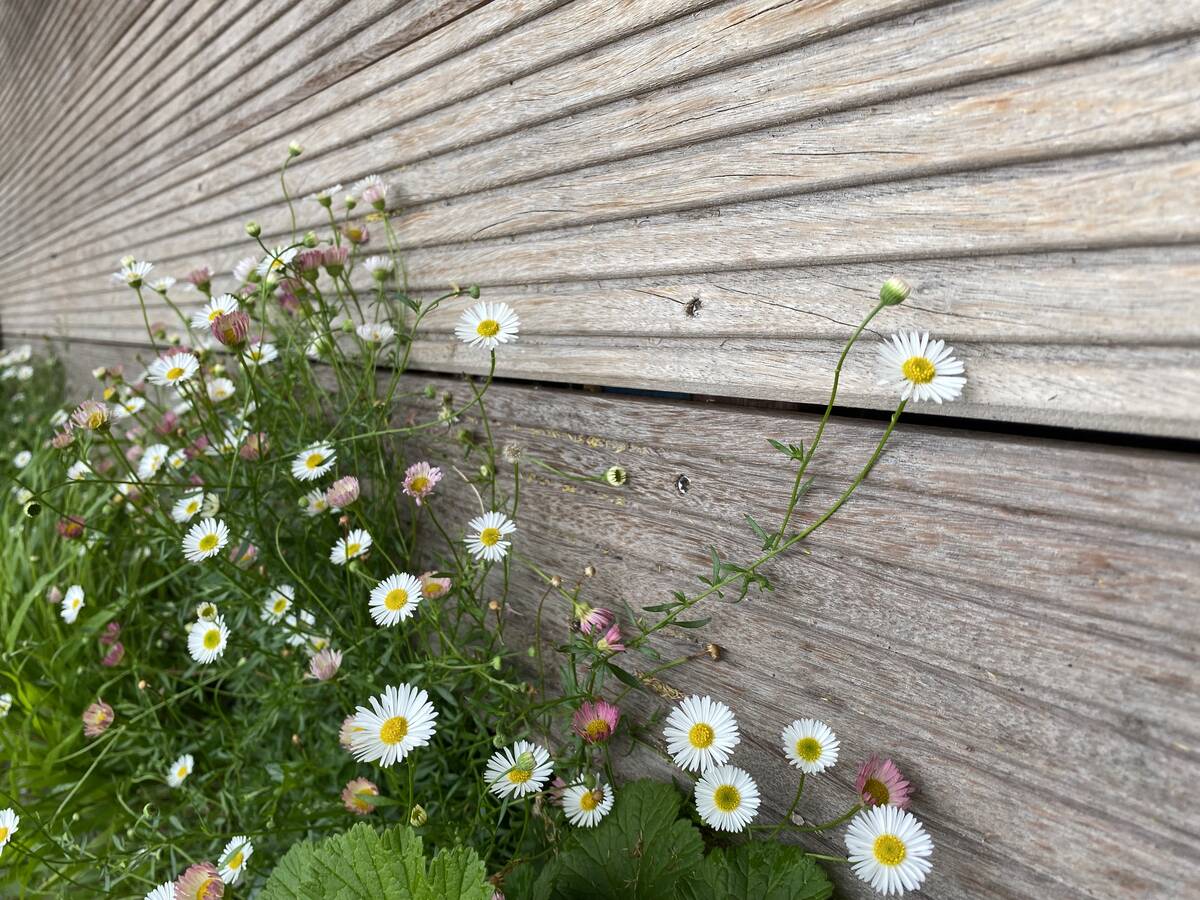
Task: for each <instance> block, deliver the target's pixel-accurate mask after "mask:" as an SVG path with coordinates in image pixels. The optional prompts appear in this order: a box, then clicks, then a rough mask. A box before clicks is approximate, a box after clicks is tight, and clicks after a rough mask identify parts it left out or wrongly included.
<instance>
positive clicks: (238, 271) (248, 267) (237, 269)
mask: <svg viewBox="0 0 1200 900" xmlns="http://www.w3.org/2000/svg"><path fill="white" fill-rule="evenodd" d="M257 268H258V257H257V256H243V257H242V258H241V259H239V260H238V261H237V264H236V265H234V267H233V280H234V281H236V282H237V283H238V284H245V283H246V282H247V281H249V280H250V273H252V272H254V271H255V270H256V269H257Z"/></svg>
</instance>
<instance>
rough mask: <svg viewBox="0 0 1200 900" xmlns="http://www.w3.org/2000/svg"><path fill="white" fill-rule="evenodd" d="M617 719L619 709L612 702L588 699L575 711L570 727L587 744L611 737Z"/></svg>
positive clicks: (615, 728)
mask: <svg viewBox="0 0 1200 900" xmlns="http://www.w3.org/2000/svg"><path fill="white" fill-rule="evenodd" d="M619 721H621V710H619V709H618V708H617V707H615V706H614V705H613V704H611V703H609V702H608V701H607V700H596V701H595V702H593V701H591V700H589V701H587V702H586V703H584V704H583V705H582V706H580V707H579V709H577V710H576V711H575V715H574V716H573V717H572V719H571V727H572V728H574V729H575V733H576V734H577V735H579V736H580V737H581V738H583V739H584V740H585V741H587V742H588V743H589V744H595V743H599V742H602V741H607V740H608V739H609V738H610V737H612V735H613V732H614V731H616V730H617V723H618V722H619Z"/></svg>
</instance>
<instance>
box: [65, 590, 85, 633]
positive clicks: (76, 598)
mask: <svg viewBox="0 0 1200 900" xmlns="http://www.w3.org/2000/svg"><path fill="white" fill-rule="evenodd" d="M84 606H85V604H84V602H83V588H82V587H80V586H79V585H77V584H73V585H71V586H70V587H69V588H67V592H66V594H64V595H63V599H62V608H61V609H60V610H59V615H61V616H62V617H63V621H64V622H66V623H67V624H68V625H70V624H72V623H73V622H74V621H75V620H76V619H78V618H79V611H80V610H81V609H83V607H84Z"/></svg>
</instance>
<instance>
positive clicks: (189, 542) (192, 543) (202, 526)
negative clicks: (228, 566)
mask: <svg viewBox="0 0 1200 900" xmlns="http://www.w3.org/2000/svg"><path fill="white" fill-rule="evenodd" d="M228 543H229V528H228V527H227V526H226V525H225V523H224V522H222V521H221V520H220V519H212V518H209V519H202V520H201V521H200V522H197V523H196V524H195V525H193V526H192V527H191V528H190V529H188V533H187V534H185V535H184V536H183V555H184V557H186V558H187V560H188V562H194V563H198V562H200V561H201V560H205V559H209V558H211V557H213V556H216V555H217V554H218V553H220V552H221V550H222V548H224V546H225V545H226V544H228Z"/></svg>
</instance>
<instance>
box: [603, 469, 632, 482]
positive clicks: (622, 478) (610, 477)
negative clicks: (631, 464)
mask: <svg viewBox="0 0 1200 900" xmlns="http://www.w3.org/2000/svg"><path fill="white" fill-rule="evenodd" d="M604 480H605V481H607V482H608V483H609V484H611V485H612V486H613V487H623V486H624V484H625V482H626V481H628V480H629V473H628V472H626V471H625V470H624V469H622V468H621V467H620V466H609V467H608V469H607V470H606V471H605V473H604Z"/></svg>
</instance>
